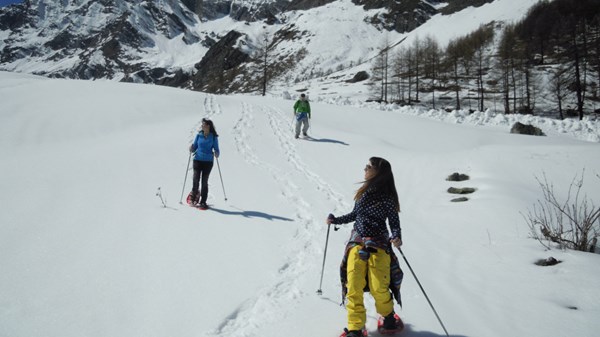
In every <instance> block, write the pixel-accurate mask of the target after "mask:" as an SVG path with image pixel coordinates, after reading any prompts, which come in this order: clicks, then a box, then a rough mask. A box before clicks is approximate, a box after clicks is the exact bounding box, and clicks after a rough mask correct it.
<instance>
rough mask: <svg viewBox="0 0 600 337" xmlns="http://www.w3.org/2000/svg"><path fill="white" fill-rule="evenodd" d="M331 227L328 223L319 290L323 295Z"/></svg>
mask: <svg viewBox="0 0 600 337" xmlns="http://www.w3.org/2000/svg"><path fill="white" fill-rule="evenodd" d="M328 218H329V219H331V218H333V214H329V216H328ZM330 229H331V224H329V225H327V237H326V238H325V251H324V252H323V266H322V267H321V282H319V290H317V294H319V295H322V294H323V291H322V290H321V286H322V285H323V272H324V271H325V258H326V257H327V244H328V243H329V230H330Z"/></svg>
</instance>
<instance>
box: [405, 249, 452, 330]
mask: <svg viewBox="0 0 600 337" xmlns="http://www.w3.org/2000/svg"><path fill="white" fill-rule="evenodd" d="M396 248H397V249H398V251H399V252H400V254H401V255H402V258H403V259H404V262H406V265H407V266H408V269H410V272H411V273H412V275H413V276H414V278H415V280H416V281H417V284H418V285H419V288H421V291H422V292H423V295H425V298H426V299H427V302H429V306H430V307H431V309H432V310H433V313H434V314H435V317H437V320H438V322H440V324H441V325H442V328H443V329H444V332H445V333H446V336H448V337H450V335H448V330H446V327H445V326H444V323H442V320H441V319H440V316H439V315H438V313H437V311H435V308H434V307H433V304H431V301H430V300H429V297H428V296H427V293H426V292H425V289H423V286H422V285H421V282H419V279H418V278H417V275H415V272H414V271H413V269H412V267H411V266H410V263H408V260H407V259H406V256H404V253H403V252H402V249H400V247H396Z"/></svg>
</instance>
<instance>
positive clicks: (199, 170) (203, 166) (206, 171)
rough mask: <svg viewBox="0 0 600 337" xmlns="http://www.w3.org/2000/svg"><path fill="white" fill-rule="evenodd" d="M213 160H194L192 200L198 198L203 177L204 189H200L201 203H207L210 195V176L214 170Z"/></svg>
mask: <svg viewBox="0 0 600 337" xmlns="http://www.w3.org/2000/svg"><path fill="white" fill-rule="evenodd" d="M212 167H213V162H212V161H198V160H194V179H193V184H192V200H198V185H199V183H200V177H202V189H201V190H200V203H206V198H207V197H208V176H210V171H211V170H212Z"/></svg>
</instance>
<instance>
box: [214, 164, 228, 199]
mask: <svg viewBox="0 0 600 337" xmlns="http://www.w3.org/2000/svg"><path fill="white" fill-rule="evenodd" d="M215 158H217V168H218V169H219V177H220V178H221V187H222V188H223V197H224V198H225V201H227V195H226V194H225V185H223V176H222V175H221V165H219V157H215Z"/></svg>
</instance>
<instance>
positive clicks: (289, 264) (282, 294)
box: [210, 102, 350, 337]
mask: <svg viewBox="0 0 600 337" xmlns="http://www.w3.org/2000/svg"><path fill="white" fill-rule="evenodd" d="M255 108H257V109H259V111H255ZM287 115H288V114H285V113H282V112H281V111H279V110H277V109H275V108H272V107H268V106H260V107H255V106H253V105H250V104H248V103H245V102H244V103H242V106H241V113H240V117H239V119H238V120H237V121H236V123H235V125H234V126H233V135H234V144H235V147H236V150H237V152H238V153H239V154H240V155H241V156H242V158H243V159H244V160H245V161H246V162H247V163H249V164H252V165H255V166H258V167H260V168H261V169H262V170H263V171H265V172H267V173H268V174H269V175H270V176H271V178H272V179H273V180H274V181H275V182H276V184H277V186H279V187H280V188H281V193H282V195H283V196H284V197H285V198H286V199H287V200H288V201H289V204H290V205H294V207H295V211H294V212H295V214H294V218H295V222H296V224H297V230H296V232H295V234H294V237H293V239H292V240H290V241H291V242H292V243H291V244H290V248H289V252H288V253H287V257H286V258H285V260H284V262H283V264H282V266H281V267H280V268H279V271H278V273H277V278H276V279H275V280H274V281H273V282H272V283H270V284H268V285H266V286H264V287H263V288H262V289H260V290H259V291H258V292H257V293H256V294H255V295H254V296H253V297H251V298H250V299H248V300H247V301H245V302H244V303H242V304H241V305H240V306H239V307H238V308H237V309H236V310H235V311H234V312H232V313H231V314H230V315H229V316H228V317H227V318H226V319H225V320H224V321H223V322H222V323H221V324H220V325H219V326H218V327H217V328H216V329H215V330H214V331H211V332H210V334H211V335H215V336H231V337H234V336H250V335H256V332H257V331H259V330H260V328H261V327H266V326H267V325H268V324H270V323H272V322H276V321H277V320H279V319H281V318H284V317H286V316H288V315H289V314H290V312H291V311H292V310H293V308H294V305H293V303H296V302H297V300H298V299H299V298H302V297H305V296H307V295H308V294H311V295H312V292H310V293H307V292H305V291H304V290H303V289H301V286H300V280H301V279H302V276H303V275H305V274H306V272H307V271H308V270H309V269H310V267H311V266H312V265H314V263H315V261H317V260H319V259H320V254H321V252H322V243H321V242H320V241H321V240H317V239H316V234H315V233H322V232H323V230H322V229H323V228H324V227H325V226H324V224H323V218H324V216H323V215H322V214H318V215H316V216H317V217H316V218H315V214H313V205H312V204H311V202H309V201H307V200H306V199H305V198H304V197H303V193H301V192H300V188H299V187H298V185H297V184H300V183H301V184H302V185H303V186H304V185H305V186H309V187H314V188H315V189H316V190H317V191H318V192H319V193H318V195H321V196H322V197H320V198H318V199H319V201H321V202H322V201H324V200H330V201H333V204H334V205H336V207H335V208H336V210H337V209H339V208H342V209H344V210H348V209H349V207H350V206H349V205H348V204H347V203H345V202H344V201H343V197H342V195H340V194H339V193H337V192H336V191H335V190H334V189H333V188H332V187H331V186H330V185H329V184H327V182H325V181H324V179H323V178H321V177H320V176H319V175H318V174H317V173H315V172H314V171H312V170H311V169H310V166H309V165H308V164H307V163H306V162H305V161H304V160H303V159H302V156H301V155H300V153H299V152H298V151H297V149H296V144H295V142H294V141H295V140H294V139H293V134H292V131H291V129H290V124H289V118H286V116H287ZM263 116H265V117H266V118H267V121H268V124H269V126H270V128H271V130H272V131H273V134H274V136H275V138H276V140H277V144H278V146H279V149H280V151H281V153H282V157H283V158H284V160H285V163H287V164H289V166H291V167H292V170H289V169H286V168H283V167H278V166H276V165H273V164H269V163H267V162H266V161H265V160H263V159H261V158H259V157H258V152H257V149H258V148H256V147H253V139H252V138H251V137H250V134H249V133H248V132H247V131H248V130H251V129H252V128H253V126H254V123H255V118H263ZM279 165H281V164H279ZM319 238H320V237H319ZM316 279H317V278H316V277H315V280H316ZM248 331H252V332H254V333H249V332H248Z"/></svg>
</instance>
